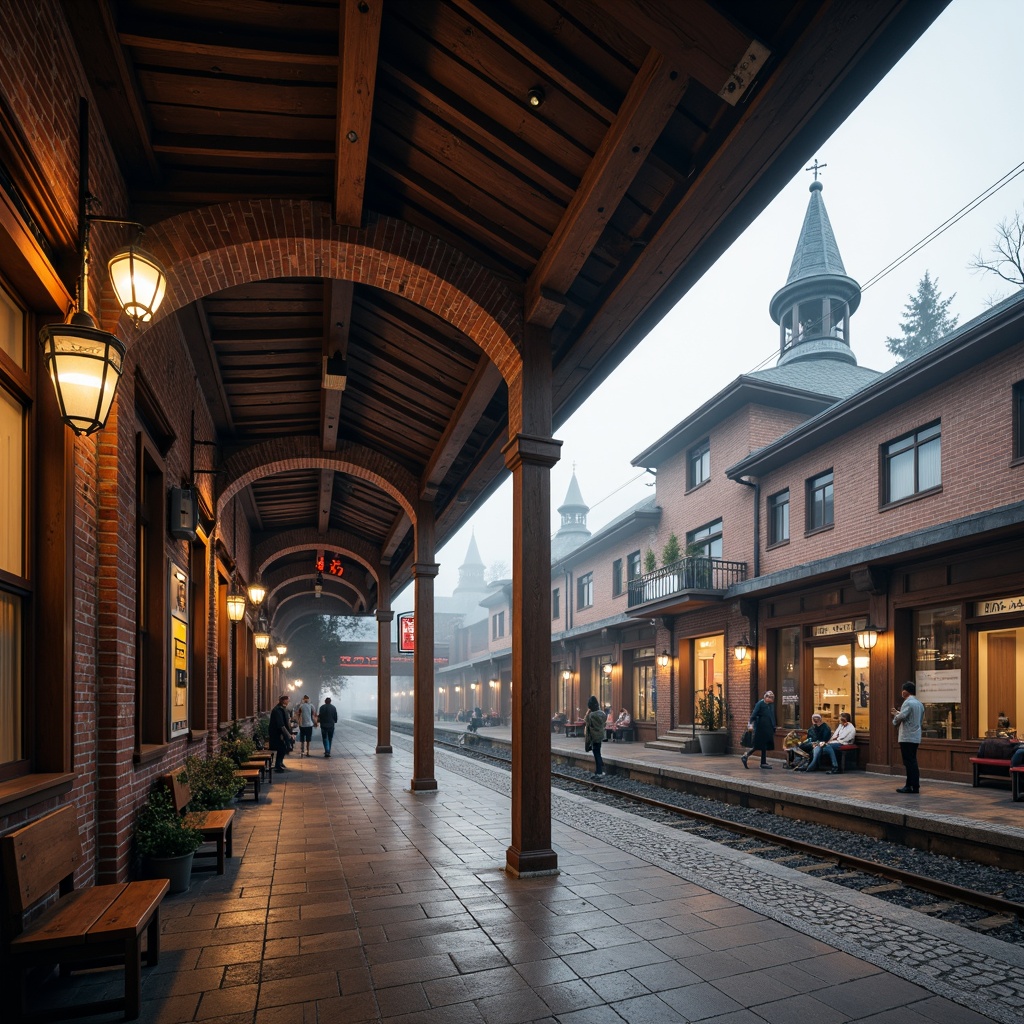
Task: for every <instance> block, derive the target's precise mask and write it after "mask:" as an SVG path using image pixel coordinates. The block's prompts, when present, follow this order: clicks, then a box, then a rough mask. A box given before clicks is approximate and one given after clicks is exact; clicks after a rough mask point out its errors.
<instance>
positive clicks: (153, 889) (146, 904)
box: [87, 878, 171, 942]
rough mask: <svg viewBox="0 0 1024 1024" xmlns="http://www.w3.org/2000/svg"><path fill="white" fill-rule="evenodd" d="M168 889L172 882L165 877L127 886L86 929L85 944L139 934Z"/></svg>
mask: <svg viewBox="0 0 1024 1024" xmlns="http://www.w3.org/2000/svg"><path fill="white" fill-rule="evenodd" d="M103 888H107V887H106V886H104V887H103ZM170 888H171V883H170V882H169V881H168V880H167V879H166V878H152V879H147V880H145V881H141V882H133V883H132V884H131V885H126V886H125V887H124V891H123V892H122V893H121V894H120V895H119V896H118V897H117V898H116V899H115V900H114V902H113V903H111V904H110V906H109V907H107V909H106V911H105V912H104V914H103V915H102V917H100V919H99V920H98V921H97V922H96V923H95V924H94V925H93V926H92V928H90V929H89V934H88V936H87V941H88V942H109V941H110V940H111V939H119V938H120V939H126V938H130V937H131V936H133V935H141V934H142V930H143V929H144V928H145V927H146V925H147V924H148V923H149V919H150V918H151V917H152V916H153V913H154V911H155V910H156V908H157V907H159V906H160V901H161V900H162V899H163V898H164V896H166V895H167V893H168V892H169V890H170Z"/></svg>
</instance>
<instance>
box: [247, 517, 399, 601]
mask: <svg viewBox="0 0 1024 1024" xmlns="http://www.w3.org/2000/svg"><path fill="white" fill-rule="evenodd" d="M316 548H325V549H329V550H331V551H336V552H338V554H345V555H348V556H349V557H350V558H351V559H353V560H354V561H356V562H358V563H359V564H360V565H361V566H363V568H364V569H366V571H367V572H369V573H370V574H371V575H372V576H373V578H374V579H375V580H376V581H377V584H378V586H379V585H380V565H379V558H378V556H379V552H378V551H377V549H376V548H375V547H374V546H373V545H372V544H368V543H367V542H366V541H364V540H362V539H361V538H359V537H356V536H354V535H353V534H351V533H348V532H347V531H345V530H328V531H327V532H326V533H320V531H319V530H317V529H316V527H315V526H308V527H304V528H302V529H299V530H285V531H283V532H282V533H276V534H273V535H271V536H270V537H266V538H265V539H263V540H262V541H260V543H259V544H257V545H256V550H255V551H254V552H253V564H254V565H255V566H256V568H257V569H258V570H259V572H261V573H264V572H266V571H267V570H268V567H269V566H270V565H271V563H273V562H276V561H277V560H278V559H279V558H285V557H287V556H288V555H294V554H296V553H297V552H300V551H310V550H312V549H316Z"/></svg>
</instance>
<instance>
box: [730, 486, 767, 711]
mask: <svg viewBox="0 0 1024 1024" xmlns="http://www.w3.org/2000/svg"><path fill="white" fill-rule="evenodd" d="M733 479H734V480H736V481H737V483H741V484H743V486H744V487H750V488H752V489H753V491H754V577H755V578H756V577H758V576H760V575H761V483H760V481H759V480H745V479H744V478H743V477H741V476H737V477H734V478H733ZM755 608H756V605H755ZM748 621H749V622H751V636H750V641H751V644H752V647H753V652H754V653H753V657H752V658H751V661H750V686H751V690H752V693H751V696H752V698H753V699H755V700H756V699H757V695H758V694H759V693H760V690H759V689H758V679H757V676H758V672H757V663H758V657H757V652H758V642H759V641H758V635H757V634H758V625H759V623H758V621H757V613H756V611H755V612H754V617H753V619H752V620H751V619H748Z"/></svg>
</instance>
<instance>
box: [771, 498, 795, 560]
mask: <svg viewBox="0 0 1024 1024" xmlns="http://www.w3.org/2000/svg"><path fill="white" fill-rule="evenodd" d="M767 504H768V509H767V519H768V547H770V548H773V547H780V546H781V545H783V544H788V543H789V538H790V512H791V510H792V500H791V498H790V494H789V488H788V487H784V488H783V489H782V490H781V491H776V492H775V493H774V494H770V495H769V496H768V502H767ZM780 511H782V515H783V518H784V520H785V522H783V523H778V522H777V521H776V520H777V516H776V513H778V512H780Z"/></svg>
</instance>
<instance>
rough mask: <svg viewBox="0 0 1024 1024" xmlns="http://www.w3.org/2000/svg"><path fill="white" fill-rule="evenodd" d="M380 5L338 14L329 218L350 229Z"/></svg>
mask: <svg viewBox="0 0 1024 1024" xmlns="http://www.w3.org/2000/svg"><path fill="white" fill-rule="evenodd" d="M383 5H384V0H341V9H340V12H339V14H340V17H339V24H338V53H339V54H340V57H341V59H340V61H339V65H338V124H337V139H336V152H337V161H336V164H335V179H334V219H335V222H336V223H337V224H340V225H348V226H349V227H355V228H357V227H359V226H360V225H361V224H362V220H363V195H364V193H365V192H366V161H367V157H368V155H369V152H370V122H371V120H372V118H373V93H374V88H375V85H376V81H377V50H378V47H379V44H380V21H381V9H382V7H383Z"/></svg>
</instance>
